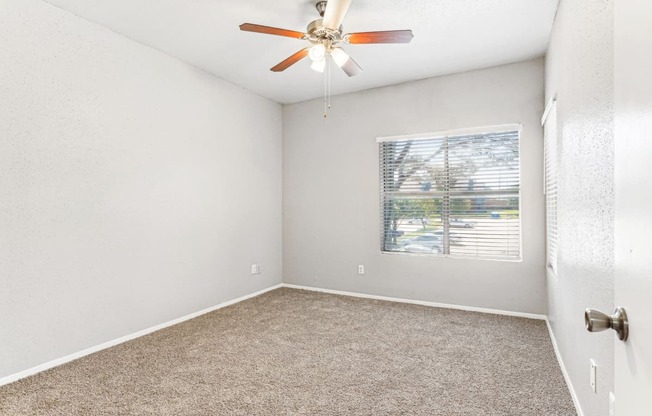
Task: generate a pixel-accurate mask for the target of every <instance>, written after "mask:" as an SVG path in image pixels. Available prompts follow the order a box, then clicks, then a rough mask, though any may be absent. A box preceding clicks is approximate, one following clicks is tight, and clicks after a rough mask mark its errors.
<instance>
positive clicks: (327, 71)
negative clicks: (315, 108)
mask: <svg viewBox="0 0 652 416" xmlns="http://www.w3.org/2000/svg"><path fill="white" fill-rule="evenodd" d="M324 59H326V67H325V68H324V118H326V117H327V116H328V110H329V109H330V108H331V60H330V59H329V56H328V55H326V56H325V57H324Z"/></svg>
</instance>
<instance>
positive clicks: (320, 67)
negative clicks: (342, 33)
mask: <svg viewBox="0 0 652 416" xmlns="http://www.w3.org/2000/svg"><path fill="white" fill-rule="evenodd" d="M310 68H311V69H312V70H313V71H316V72H324V68H326V59H325V58H322V59H321V60H320V61H313V62H312V65H310Z"/></svg>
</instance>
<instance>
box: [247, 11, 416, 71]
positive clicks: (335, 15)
mask: <svg viewBox="0 0 652 416" xmlns="http://www.w3.org/2000/svg"><path fill="white" fill-rule="evenodd" d="M350 5H351V0H328V1H319V2H318V3H317V4H316V7H317V11H318V12H319V15H320V16H321V17H322V19H317V20H315V21H313V22H310V24H309V25H308V29H307V30H306V33H302V32H296V31H294V30H287V29H279V28H276V27H270V26H262V25H256V24H253V23H243V24H241V25H240V30H244V31H247V32H257V33H264V34H268V35H276V36H286V37H290V38H296V39H301V40H307V41H308V42H310V44H311V46H309V47H306V48H303V49H301V50H300V51H299V52H297V53H295V54H293V55H292V56H290V57H289V58H287V59H285V60H284V61H282V62H281V63H279V64H278V65H276V66H274V67H273V68H271V70H272V71H274V72H281V71H284V70H286V69H288V68H289V67H290V66H292V65H294V64H295V63H297V62H299V61H300V60H302V59H303V58H305V57H306V56H309V57H310V59H311V60H312V61H313V63H312V65H311V68H312V69H313V70H315V71H317V72H324V68H325V66H326V59H327V58H328V56H330V57H332V58H333V61H334V62H335V64H337V66H339V67H340V68H342V70H343V71H344V72H345V73H346V74H347V75H348V76H350V77H352V76H355V75H358V74H359V73H360V72H362V68H360V66H359V65H358V64H357V63H356V62H355V61H354V60H353V58H351V57H350V56H349V54H347V53H346V52H345V51H344V49H342V47H341V46H339V45H340V44H341V43H347V44H352V45H357V44H369V43H409V42H410V41H411V40H412V38H413V37H414V35H413V34H412V31H411V30H389V31H382V32H359V33H347V34H342V20H343V19H344V15H345V14H346V12H347V10H348V9H349V6H350Z"/></svg>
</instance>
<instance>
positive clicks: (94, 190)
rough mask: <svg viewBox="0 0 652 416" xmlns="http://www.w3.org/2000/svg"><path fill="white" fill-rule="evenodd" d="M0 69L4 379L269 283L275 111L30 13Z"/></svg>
mask: <svg viewBox="0 0 652 416" xmlns="http://www.w3.org/2000/svg"><path fill="white" fill-rule="evenodd" d="M0 56H1V57H2V63H1V64H0V114H1V115H2V116H1V117H0V252H1V255H0V317H1V318H0V339H1V341H0V378H1V377H2V376H6V375H9V374H13V373H16V372H18V371H20V370H24V369H27V368H29V367H32V366H35V365H37V364H40V363H43V362H46V361H49V360H52V359H55V358H58V357H62V356H64V355H66V354H69V353H73V352H77V351H79V350H82V349H84V348H87V347H90V346H94V345H97V344H100V343H102V342H105V341H108V340H111V339H114V338H117V337H120V336H123V335H126V334H130V333H133V332H135V331H138V330H141V329H144V328H147V327H150V326H153V325H155V324H159V323H162V322H165V321H168V320H171V319H174V318H177V317H180V316H183V315H185V314H188V313H191V312H194V311H197V310H201V309H203V308H206V307H209V306H212V305H215V304H218V303H220V302H223V301H226V300H229V299H233V298H236V297H239V296H242V295H245V294H248V293H251V292H254V291H257V290H260V289H263V288H266V287H269V286H272V285H274V284H277V283H280V281H281V237H280V236H281V131H282V128H281V121H282V120H281V107H280V105H278V104H275V103H272V102H270V101H268V100H265V99H262V98H260V97H258V96H256V95H254V94H251V93H249V92H247V91H245V90H243V89H242V88H239V87H236V86H234V85H231V84H229V83H226V82H224V81H221V80H219V79H217V78H215V77H212V76H210V75H208V74H206V73H204V72H201V71H199V70H197V69H195V68H192V67H190V66H188V65H186V64H183V63H181V62H179V61H177V60H175V59H172V58H170V57H168V56H166V55H163V54H161V53H159V52H156V51H154V50H152V49H149V48H147V47H144V46H142V45H140V44H137V43H134V42H132V41H130V40H128V39H126V38H123V37H121V36H118V35H116V34H114V33H113V32H110V31H109V30H107V29H104V28H101V27H99V26H96V25H94V24H91V23H88V22H86V21H84V20H82V19H79V18H77V17H75V16H73V15H71V14H69V13H66V12H62V11H61V10H59V9H57V8H55V7H53V6H50V5H48V4H46V3H44V2H41V1H38V0H2V1H0ZM254 262H255V263H259V264H261V265H262V274H261V275H259V276H251V275H250V265H251V264H252V263H254Z"/></svg>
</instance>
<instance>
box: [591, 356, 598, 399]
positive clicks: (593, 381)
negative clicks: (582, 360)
mask: <svg viewBox="0 0 652 416" xmlns="http://www.w3.org/2000/svg"><path fill="white" fill-rule="evenodd" d="M590 362H591V374H590V378H589V380H590V383H591V391H592V392H593V393H597V392H598V386H597V384H596V378H597V373H598V366H597V365H595V361H593V360H591V361H590Z"/></svg>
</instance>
